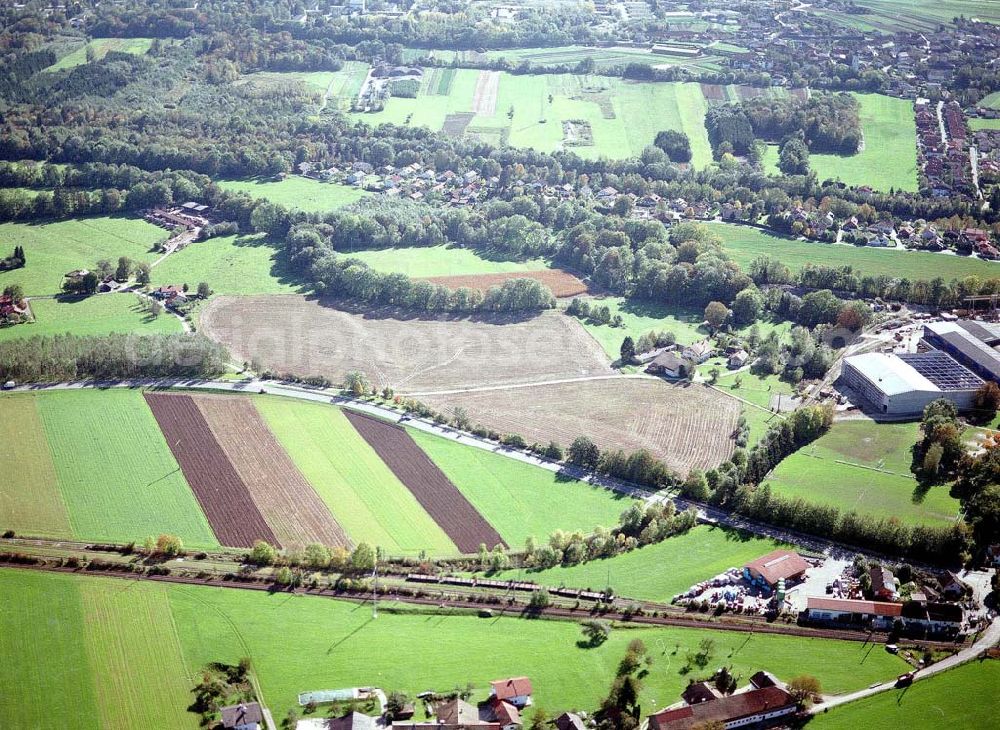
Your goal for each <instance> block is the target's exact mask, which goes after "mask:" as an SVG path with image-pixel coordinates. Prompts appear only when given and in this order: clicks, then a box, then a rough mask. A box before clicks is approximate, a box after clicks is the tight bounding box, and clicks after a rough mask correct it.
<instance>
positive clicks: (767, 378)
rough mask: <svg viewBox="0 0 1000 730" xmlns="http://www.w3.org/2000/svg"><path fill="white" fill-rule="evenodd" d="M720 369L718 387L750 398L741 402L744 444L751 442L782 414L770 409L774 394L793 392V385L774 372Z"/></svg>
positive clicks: (760, 435)
mask: <svg viewBox="0 0 1000 730" xmlns="http://www.w3.org/2000/svg"><path fill="white" fill-rule="evenodd" d="M702 369H704V366H703V367H702ZM719 369H720V370H722V371H723V375H721V376H720V377H719V380H718V382H717V383H716V385H717V387H718V388H719V389H720V390H722V391H723V392H725V393H727V394H728V395H731V396H734V397H736V398H741V399H743V400H745V401H749V403H745V404H744V405H743V417H744V418H745V419H746V421H747V425H748V426H749V427H750V436H749V438H748V441H747V444H748V445H750V446H752V445H753V444H755V443H757V442H758V441H760V439H761V437H762V436H763V435H764V434H765V433H767V431H768V429H769V428H770V427H771V426H772V425H774V424H775V423H776V422H777V421H779V420H780V419H781V418H782V416H780V415H777V414H775V413H774V412H772V411H771V400H772V398H774V396H776V395H783V396H784V395H792V394H793V393H794V391H795V389H794V388H793V387H792V386H791V384H790V383H787V382H785V381H784V380H782V379H781V378H780V377H779V376H777V375H755V374H754V373H752V372H750V371H749V370H743V371H742V372H739V373H731V372H726V371H725V369H724V368H723V367H720V368H719ZM737 382H739V386H738V387H737V385H736V383H737ZM751 403H752V404H753V405H750V404H751Z"/></svg>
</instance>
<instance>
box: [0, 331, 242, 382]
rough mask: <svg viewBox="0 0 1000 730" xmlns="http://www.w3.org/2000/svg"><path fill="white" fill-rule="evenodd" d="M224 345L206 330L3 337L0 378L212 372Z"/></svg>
mask: <svg viewBox="0 0 1000 730" xmlns="http://www.w3.org/2000/svg"><path fill="white" fill-rule="evenodd" d="M228 360H229V354H228V352H227V351H226V349H225V348H224V347H223V346H222V345H220V344H218V343H216V342H213V341H212V340H210V339H208V338H207V337H205V336H203V335H193V336H192V335H186V334H170V335H165V334H157V335H134V334H131V335H130V334H110V335H101V336H92V337H78V336H76V335H69V334H67V335H56V336H55V337H27V338H22V339H18V340H11V341H7V342H0V381H7V380H14V381H17V382H50V381H60V380H77V379H80V378H98V379H119V378H156V377H212V376H216V375H220V374H222V372H223V371H224V370H225V365H226V363H227V362H228Z"/></svg>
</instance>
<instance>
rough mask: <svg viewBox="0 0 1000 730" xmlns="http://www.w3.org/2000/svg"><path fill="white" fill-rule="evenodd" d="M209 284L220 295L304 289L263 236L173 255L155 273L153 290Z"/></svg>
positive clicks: (217, 241) (224, 239) (199, 245)
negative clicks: (202, 283) (174, 285)
mask: <svg viewBox="0 0 1000 730" xmlns="http://www.w3.org/2000/svg"><path fill="white" fill-rule="evenodd" d="M202 281H204V282H207V283H208V285H209V286H210V287H211V288H212V291H213V292H215V293H216V294H295V293H301V292H302V291H303V286H302V285H301V284H300V283H298V282H297V281H296V280H294V279H293V278H292V277H291V275H290V274H289V273H288V272H287V271H286V270H285V267H284V266H283V265H282V262H281V261H279V260H278V251H277V249H275V248H274V247H273V246H271V245H270V244H269V243H267V242H266V241H265V240H264V238H263V237H262V236H220V237H218V238H210V239H208V240H207V241H198V242H196V243H192V244H191V245H190V246H187V247H186V248H184V249H182V250H180V251H178V252H177V253H174V254H171V255H170V256H168V257H167V258H166V259H164V261H163V263H161V264H160V265H158V266H157V267H156V268H154V269H153V275H152V284H153V286H163V285H168V284H185V283H186V284H188V285H189V286H190V287H191V288H192V289H194V288H196V287H197V286H198V283H199V282H202Z"/></svg>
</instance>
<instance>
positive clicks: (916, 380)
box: [841, 350, 983, 416]
mask: <svg viewBox="0 0 1000 730" xmlns="http://www.w3.org/2000/svg"><path fill="white" fill-rule="evenodd" d="M841 383H842V385H844V386H847V387H848V388H850V389H851V391H853V395H854V396H855V397H854V400H855V402H856V404H857V405H859V406H861V407H863V408H865V409H866V410H872V411H875V412H877V413H883V414H886V415H891V416H908V415H919V414H920V413H922V412H923V410H924V408H925V407H926V406H927V404H928V403H930V402H931V401H933V400H936V399H938V398H947V399H948V400H950V401H952V402H953V403H955V405H957V406H958V407H959V408H960V409H966V408H971V407H972V401H973V398H974V396H975V393H976V390H977V389H978V388H979V387H980V386H981V385H982V384H983V381H982V379H981V378H980V377H978V376H977V375H976V374H975V373H973V372H971V371H970V370H969V369H968V368H966V367H964V366H962V365H961V364H959V363H958V362H956V361H955V360H954V359H953V358H952V357H950V356H949V355H948V354H947V353H944V352H941V351H937V350H932V351H930V352H922V353H912V354H905V355H887V354H884V353H881V352H869V353H865V354H864V355H855V356H853V357H848V358H846V359H845V360H844V366H843V370H842V372H841Z"/></svg>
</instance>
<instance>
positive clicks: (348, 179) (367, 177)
mask: <svg viewBox="0 0 1000 730" xmlns="http://www.w3.org/2000/svg"><path fill="white" fill-rule="evenodd" d="M298 171H299V173H300V174H301V175H303V176H305V177H309V178H313V179H315V180H323V181H326V182H336V183H340V184H342V185H350V186H352V187H356V188H361V189H363V190H367V191H369V192H373V193H380V194H382V195H387V196H390V197H394V198H407V199H409V200H415V201H421V200H424V199H425V198H433V199H435V200H440V201H443V202H444V203H446V204H448V205H453V206H465V205H472V204H473V203H478V202H482V201H484V200H486V198H487V197H488V196H489V194H490V193H491V192H492V191H493V190H494V189H495V188H496V187H497V185H498V184H499V182H500V181H499V178H496V177H490V178H484V177H482V176H481V175H480V174H479V173H478V172H475V171H473V170H470V171H468V172H464V173H458V172H455V171H454V170H444V171H442V172H436V171H434V170H433V169H431V168H430V167H426V166H424V165H421V164H419V163H416V162H414V163H413V164H411V165H405V166H403V167H396V166H394V165H383V166H381V167H378V168H375V167H374V166H373V165H371V164H369V163H367V162H355V163H353V164H352V165H348V166H346V167H343V168H341V167H337V166H331V167H328V168H325V169H320V168H318V167H316V166H314V165H313V164H312V163H309V162H303V163H301V164H300V165H299V166H298Z"/></svg>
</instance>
